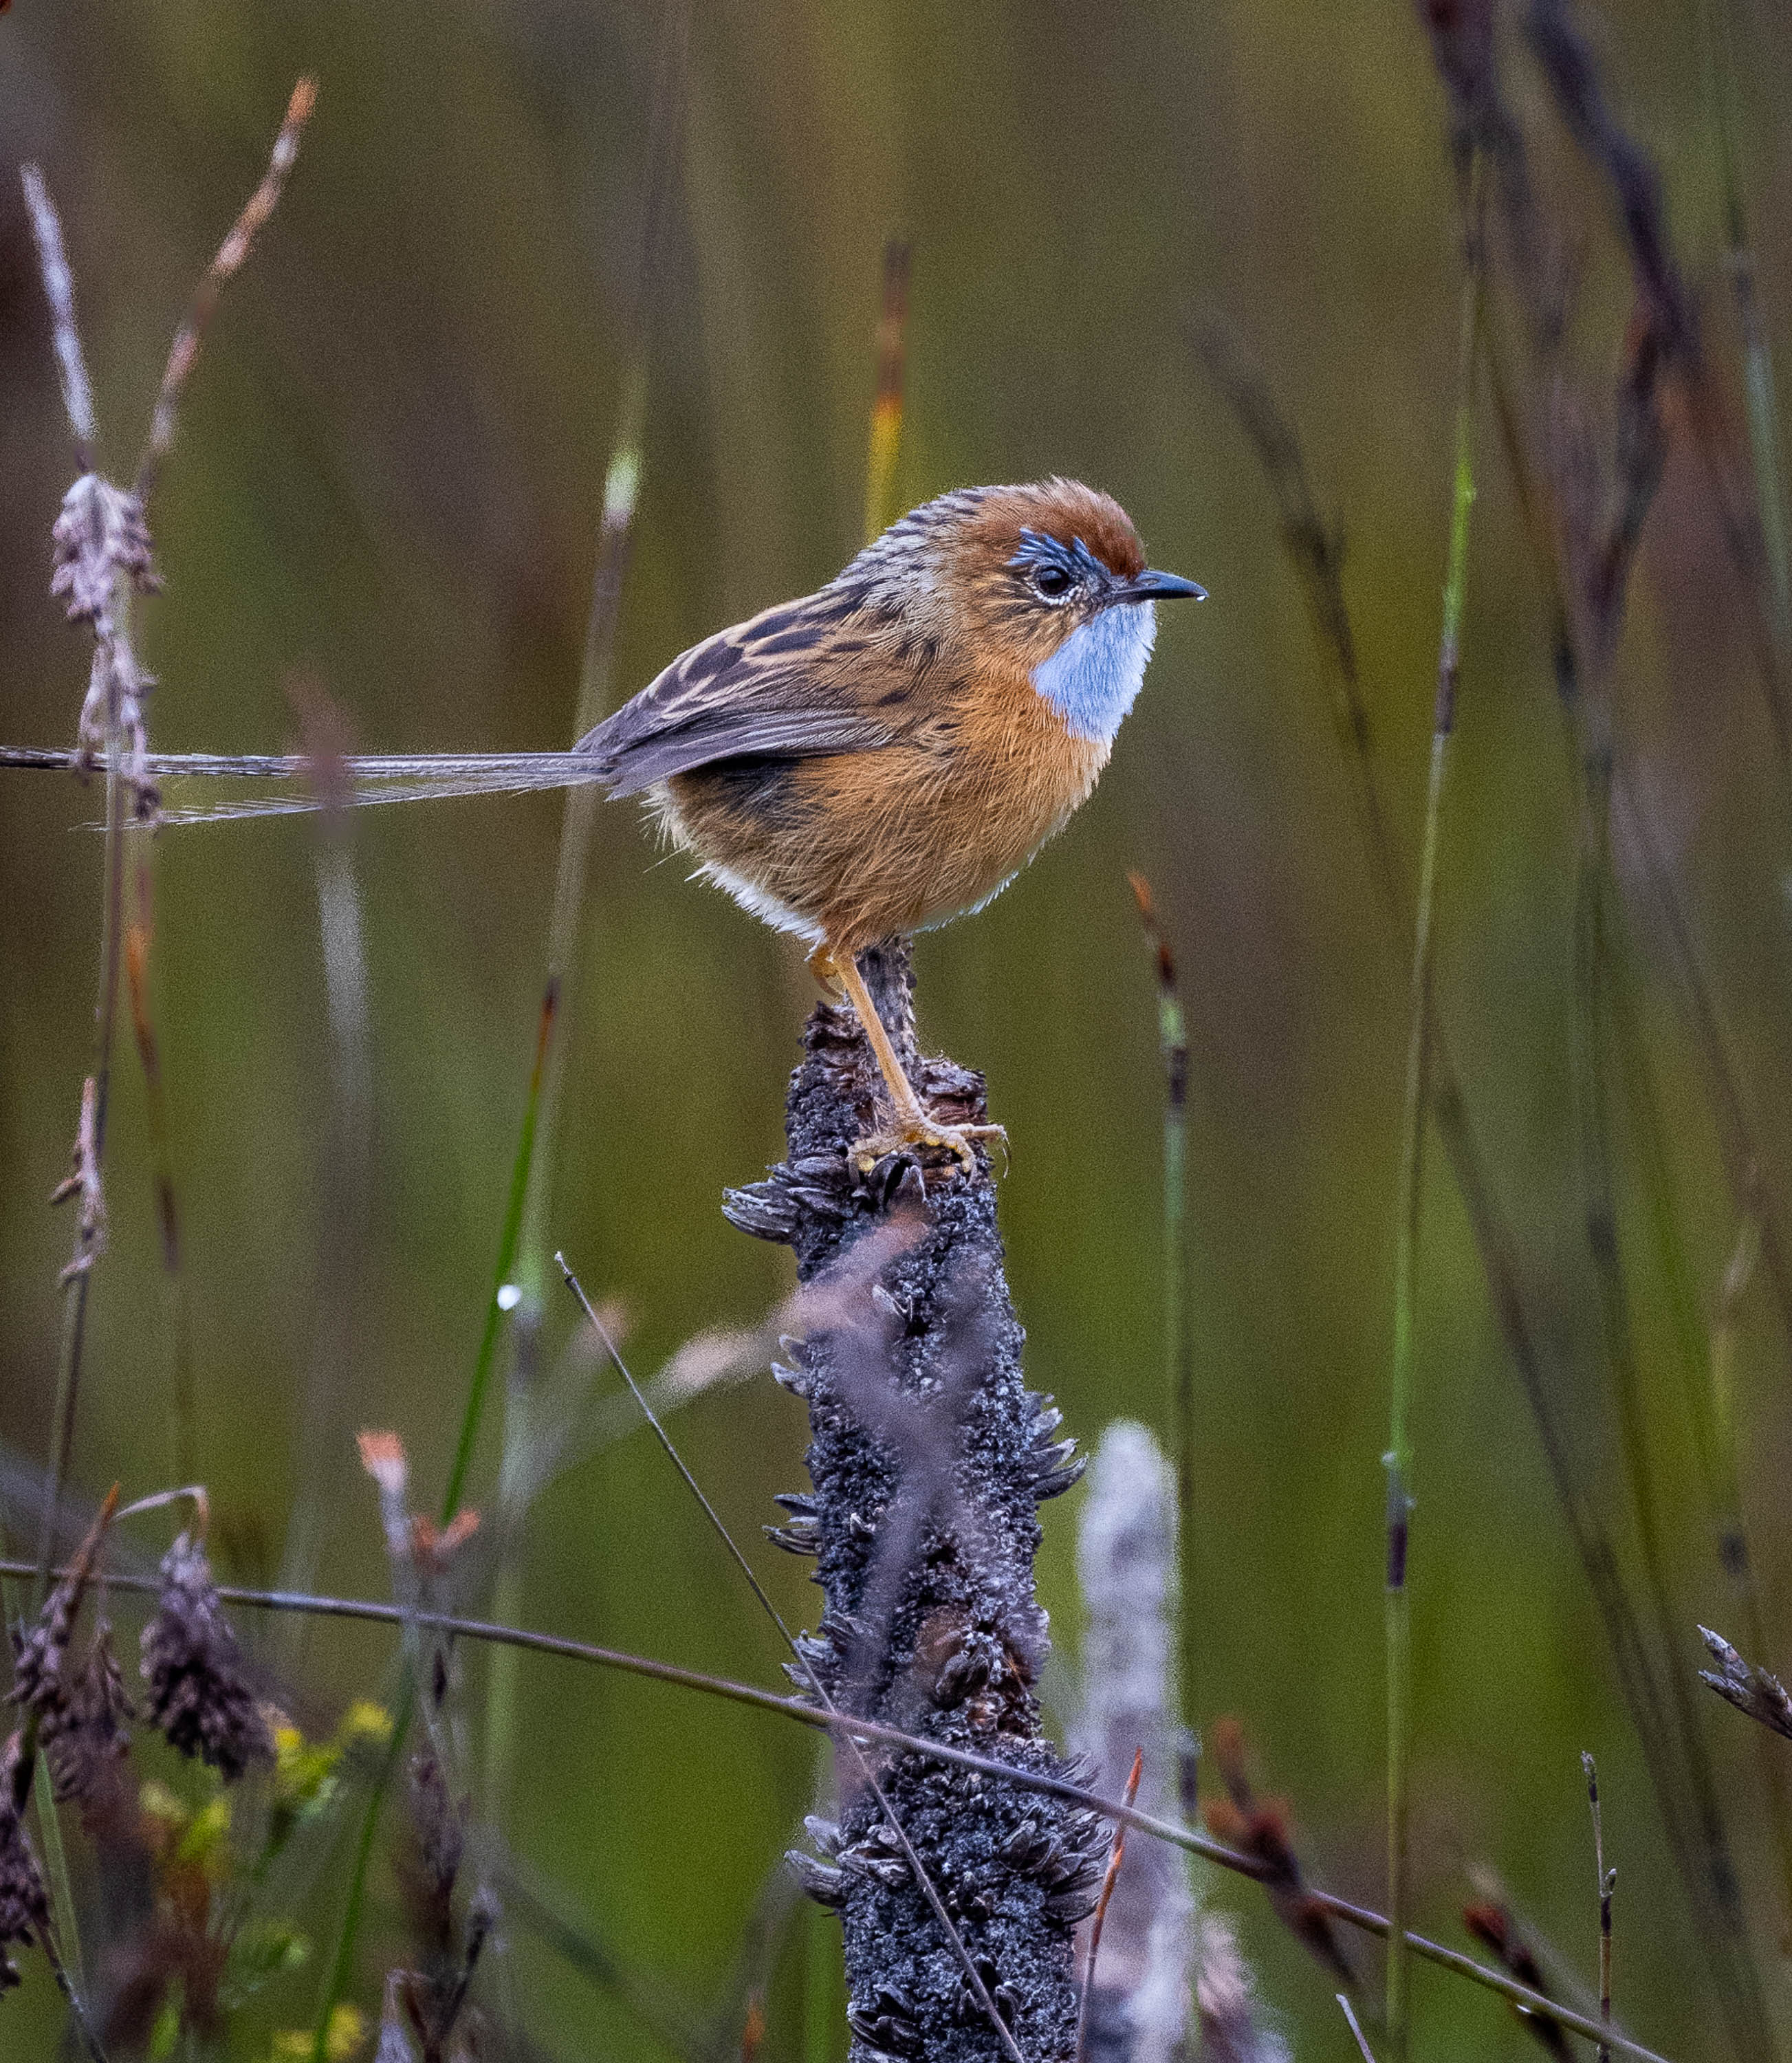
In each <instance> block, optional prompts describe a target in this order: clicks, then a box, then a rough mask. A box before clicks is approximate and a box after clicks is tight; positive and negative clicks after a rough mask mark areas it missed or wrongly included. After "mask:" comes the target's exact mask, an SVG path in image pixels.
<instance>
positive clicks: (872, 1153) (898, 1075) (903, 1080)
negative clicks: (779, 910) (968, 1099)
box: [809, 944, 1008, 1175]
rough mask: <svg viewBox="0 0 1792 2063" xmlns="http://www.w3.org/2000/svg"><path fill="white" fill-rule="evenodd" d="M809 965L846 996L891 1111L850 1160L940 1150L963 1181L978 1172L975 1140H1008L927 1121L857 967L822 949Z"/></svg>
mask: <svg viewBox="0 0 1792 2063" xmlns="http://www.w3.org/2000/svg"><path fill="white" fill-rule="evenodd" d="M809 963H810V967H811V968H812V969H813V970H814V972H815V974H816V975H817V977H818V979H820V980H822V981H823V982H831V983H834V984H837V985H838V987H840V988H842V989H843V990H844V991H846V999H847V1001H848V1002H849V1003H851V1005H852V1006H853V1009H854V1011H855V1013H856V1014H857V1015H858V1021H859V1023H861V1024H862V1026H863V1027H864V1029H865V1036H866V1038H867V1039H869V1040H870V1042H871V1051H872V1052H873V1053H874V1055H875V1056H876V1057H877V1063H878V1069H879V1071H880V1072H881V1073H882V1076H883V1079H884V1084H885V1086H886V1088H888V1089H889V1091H890V1100H891V1102H892V1103H894V1105H895V1106H896V1108H895V1112H894V1118H893V1120H892V1122H891V1123H890V1124H889V1125H887V1126H886V1127H885V1128H883V1129H882V1131H879V1132H874V1133H873V1134H872V1136H870V1138H869V1139H861V1140H858V1142H857V1143H856V1144H854V1148H853V1157H854V1160H857V1161H858V1164H859V1166H860V1167H861V1168H867V1169H869V1168H873V1167H875V1166H876V1164H877V1163H878V1161H879V1160H882V1158H883V1156H884V1155H885V1154H886V1153H893V1152H896V1151H897V1149H898V1148H901V1147H904V1146H943V1147H944V1148H946V1150H947V1152H950V1153H954V1154H956V1155H957V1156H958V1160H960V1161H961V1162H962V1164H963V1167H964V1170H965V1172H966V1174H967V1175H968V1174H973V1173H974V1172H976V1167H977V1156H976V1152H975V1150H974V1146H973V1143H972V1142H973V1141H974V1140H978V1139H999V1140H1002V1142H1003V1144H1006V1141H1007V1136H1008V1135H1007V1134H1006V1132H1004V1131H1003V1130H1002V1127H1001V1126H1000V1125H999V1124H941V1122H940V1121H939V1120H938V1118H936V1117H932V1116H929V1114H928V1112H927V1109H926V1105H925V1104H923V1103H922V1100H921V1099H920V1097H919V1096H917V1095H916V1094H915V1092H914V1084H912V1083H911V1082H910V1080H909V1078H908V1076H906V1074H904V1073H903V1072H902V1061H901V1060H899V1059H898V1057H897V1053H896V1048H895V1046H894V1044H892V1043H891V1040H890V1034H889V1032H887V1031H886V1030H885V1028H884V1022H883V1019H882V1018H881V1017H880V1016H879V1015H878V1009H877V1005H876V1004H875V1003H873V1002H872V1000H871V992H870V990H869V989H868V988H866V986H865V977H864V976H863V975H862V974H861V973H860V972H859V971H858V961H857V960H855V959H854V957H853V955H851V954H850V953H849V952H844V951H842V952H834V951H832V950H831V949H830V947H827V946H826V944H823V945H820V946H818V947H816V948H815V951H814V952H813V953H812V954H810V960H809Z"/></svg>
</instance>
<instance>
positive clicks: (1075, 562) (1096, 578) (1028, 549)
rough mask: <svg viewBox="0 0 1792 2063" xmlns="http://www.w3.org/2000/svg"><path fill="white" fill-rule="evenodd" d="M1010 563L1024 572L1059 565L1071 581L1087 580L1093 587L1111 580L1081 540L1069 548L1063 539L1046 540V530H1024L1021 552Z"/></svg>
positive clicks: (1069, 545)
mask: <svg viewBox="0 0 1792 2063" xmlns="http://www.w3.org/2000/svg"><path fill="white" fill-rule="evenodd" d="M1008 564H1009V565H1011V567H1013V568H1014V569H1015V570H1016V571H1017V572H1022V573H1024V572H1027V570H1029V569H1031V568H1032V567H1035V566H1057V567H1059V569H1062V570H1063V572H1065V573H1068V574H1069V575H1070V577H1071V579H1072V580H1075V581H1085V582H1087V584H1088V585H1091V586H1093V587H1099V586H1100V585H1103V583H1104V582H1105V581H1108V580H1109V579H1111V577H1112V576H1111V574H1110V573H1109V572H1108V570H1107V567H1106V566H1104V565H1103V564H1102V562H1101V561H1100V560H1099V559H1098V558H1097V557H1095V553H1093V552H1091V550H1090V549H1089V547H1088V546H1087V545H1086V544H1084V543H1083V540H1082V539H1081V538H1080V537H1073V538H1072V539H1071V541H1070V543H1069V544H1065V543H1064V542H1063V541H1062V539H1060V538H1057V537H1047V535H1046V533H1044V531H1043V530H1023V531H1022V532H1021V533H1020V549H1019V551H1018V552H1016V553H1015V556H1014V557H1012V558H1011V560H1009V561H1008Z"/></svg>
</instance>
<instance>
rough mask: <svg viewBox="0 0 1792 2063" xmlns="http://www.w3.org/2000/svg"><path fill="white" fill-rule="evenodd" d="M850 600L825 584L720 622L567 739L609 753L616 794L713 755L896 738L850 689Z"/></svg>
mask: <svg viewBox="0 0 1792 2063" xmlns="http://www.w3.org/2000/svg"><path fill="white" fill-rule="evenodd" d="M855 609H856V603H855V602H854V601H852V600H850V599H849V598H847V597H842V596H841V595H840V594H838V593H835V592H834V591H832V590H824V591H823V592H822V593H820V594H815V595H810V596H807V597H805V598H804V599H803V600H802V601H793V602H786V603H785V604H783V605H781V606H780V607H778V608H777V609H767V610H766V611H765V613H763V614H762V615H760V616H756V617H753V618H752V619H751V620H750V621H748V622H745V623H743V624H739V625H736V626H735V628H734V629H731V630H720V631H717V633H716V634H715V636H714V637H706V638H705V640H704V641H703V642H702V643H701V645H693V646H692V647H691V649H689V651H688V652H685V653H681V655H680V657H679V658H676V659H674V660H673V662H672V664H671V665H670V666H668V667H667V668H666V670H665V672H664V673H663V674H661V675H660V676H659V678H657V680H655V681H653V682H649V685H648V686H646V687H645V688H643V689H642V690H641V693H640V694H638V695H637V696H636V697H635V698H634V699H633V702H627V703H625V704H624V706H622V707H621V709H619V710H617V712H616V714H615V715H614V716H613V717H609V718H605V721H604V722H602V723H601V724H599V725H598V726H597V729H596V730H592V731H589V732H587V733H586V734H585V737H583V738H581V739H580V741H579V742H578V744H577V746H575V747H574V750H577V751H579V752H589V753H591V754H593V755H594V756H595V757H597V758H598V759H599V760H601V762H604V763H605V768H606V776H607V778H606V783H605V785H606V786H608V787H609V791H610V793H611V794H613V795H633V794H638V793H639V792H640V791H641V790H642V789H644V788H650V787H651V786H653V783H654V782H656V781H664V780H665V779H667V778H669V776H670V775H672V774H683V773H687V772H689V770H690V769H691V768H692V767H693V766H708V765H709V764H710V763H711V762H713V761H715V760H717V759H738V758H754V757H772V756H776V757H778V758H811V757H814V756H815V755H816V754H822V753H829V752H869V751H875V750H878V748H879V747H880V746H886V745H890V744H894V742H895V734H894V732H893V731H892V730H891V729H890V726H889V725H888V724H887V723H886V722H880V721H879V720H878V718H876V717H874V716H873V715H872V714H870V712H869V711H868V710H866V708H865V707H864V706H863V704H862V700H861V698H859V697H858V696H857V695H855V694H854V693H853V690H852V686H851V682H850V670H851V668H852V666H853V665H854V659H855V657H856V656H857V655H858V654H861V653H865V651H866V644H865V642H864V641H862V640H861V639H858V638H855V637H850V636H848V637H846V638H845V639H844V640H843V639H842V624H843V622H844V621H845V619H846V617H849V616H850V615H851V614H853V613H854V611H855ZM842 645H844V649H842ZM871 663H873V664H875V663H876V662H875V661H873V662H871Z"/></svg>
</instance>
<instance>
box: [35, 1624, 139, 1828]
mask: <svg viewBox="0 0 1792 2063" xmlns="http://www.w3.org/2000/svg"><path fill="white" fill-rule="evenodd" d="M135 1717H136V1707H135V1706H134V1705H133V1704H132V1703H131V1694H130V1693H129V1691H127V1690H126V1689H125V1687H124V1675H123V1671H122V1670H120V1668H119V1659H118V1656H117V1655H115V1653H114V1652H113V1650H112V1628H111V1624H110V1621H108V1620H106V1619H102V1620H101V1621H100V1622H99V1623H98V1625H97V1626H96V1627H94V1637H93V1643H92V1645H91V1646H90V1647H89V1648H88V1650H87V1659H86V1663H85V1664H84V1665H83V1667H82V1671H81V1673H80V1675H78V1677H77V1678H76V1679H74V1682H73V1683H71V1684H70V1686H69V1687H68V1692H67V1696H66V1700H65V1703H64V1708H63V1716H62V1722H61V1723H60V1724H59V1725H58V1727H57V1729H56V1731H55V1732H54V1735H52V1734H51V1733H50V1731H48V1729H47V1728H46V1730H45V1731H44V1732H43V1734H42V1736H41V1738H42V1741H43V1745H44V1751H45V1754H46V1756H47V1758H48V1759H49V1763H50V1777H51V1779H52V1782H53V1784H54V1788H55V1793H56V1796H57V1797H58V1798H59V1799H74V1800H79V1801H81V1802H82V1803H86V1801H87V1800H90V1799H91V1798H92V1797H93V1796H94V1794H95V1793H96V1792H98V1790H99V1788H100V1787H101V1786H102V1784H103V1783H104V1782H105V1780H106V1777H107V1776H108V1775H109V1774H110V1771H111V1770H112V1768H113V1767H114V1765H115V1764H116V1763H119V1762H120V1761H122V1760H123V1758H124V1756H125V1755H126V1754H127V1751H129V1749H130V1747H131V1730H130V1722H131V1720H132V1719H135Z"/></svg>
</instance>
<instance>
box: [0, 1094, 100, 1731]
mask: <svg viewBox="0 0 1792 2063" xmlns="http://www.w3.org/2000/svg"><path fill="white" fill-rule="evenodd" d="M89 1087H91V1084H89ZM118 1506H119V1488H118V1485H117V1484H116V1483H115V1484H114V1485H113V1486H112V1488H111V1490H110V1493H109V1494H107V1497H106V1502H105V1503H104V1504H103V1505H102V1506H101V1507H100V1511H99V1515H98V1518H95V1519H94V1522H93V1525H92V1526H91V1527H90V1529H89V1530H88V1533H87V1536H86V1538H85V1539H84V1540H83V1541H82V1542H81V1545H80V1546H79V1547H78V1548H77V1549H76V1550H75V1554H74V1559H73V1560H72V1561H71V1562H70V1564H69V1566H68V1568H67V1570H66V1571H65V1573H64V1574H63V1575H62V1580H61V1581H60V1582H58V1584H57V1585H56V1586H55V1588H54V1590H51V1592H50V1595H49V1596H48V1597H47V1598H46V1599H44V1601H43V1605H42V1609H41V1610H40V1611H38V1617H37V1623H36V1624H35V1625H34V1626H32V1627H30V1628H27V1627H26V1626H25V1624H24V1623H23V1622H22V1621H21V1622H20V1623H19V1624H18V1625H17V1626H15V1627H13V1628H12V1629H11V1635H12V1645H13V1687H12V1689H11V1691H10V1692H9V1693H8V1694H7V1702H8V1703H11V1704H14V1705H17V1706H18V1708H19V1710H20V1711H22V1712H23V1713H26V1714H27V1715H29V1716H30V1717H31V1718H33V1719H35V1720H36V1721H37V1723H38V1732H37V1738H38V1740H39V1741H40V1742H42V1743H43V1745H44V1746H45V1747H46V1748H47V1747H51V1746H52V1745H53V1744H54V1743H55V1742H57V1741H58V1739H61V1738H62V1736H63V1735H65V1734H66V1732H67V1731H68V1730H69V1729H70V1727H72V1726H74V1724H75V1723H77V1717H78V1715H77V1711H76V1704H77V1700H78V1696H79V1695H80V1692H81V1689H82V1679H81V1678H79V1677H77V1678H75V1679H74V1680H73V1681H71V1680H70V1675H69V1670H68V1649H69V1643H70V1639H72V1637H73V1635H74V1623H75V1621H76V1619H78V1617H79V1616H80V1612H81V1603H82V1599H83V1598H85V1597H86V1594H87V1586H88V1584H89V1582H90V1581H91V1580H92V1577H93V1568H94V1560H95V1559H96V1558H97V1557H98V1553H99V1548H100V1543H101V1542H102V1540H103V1539H104V1538H105V1537H106V1528H107V1527H108V1526H110V1524H111V1522H112V1517H113V1514H114V1513H115V1512H116V1510H118Z"/></svg>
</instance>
